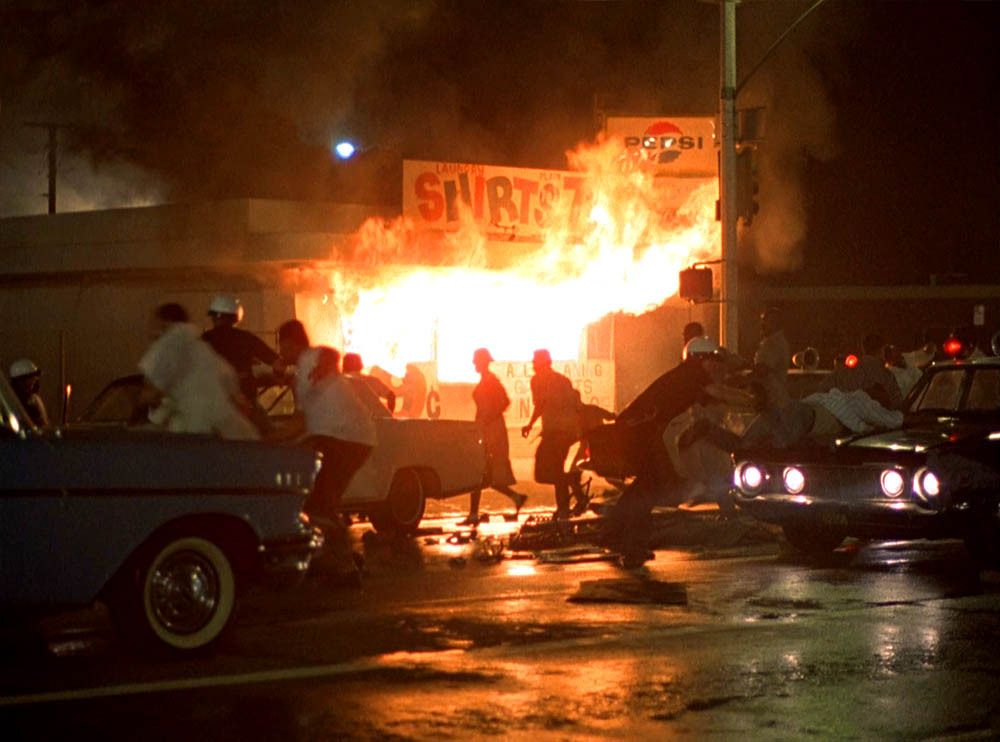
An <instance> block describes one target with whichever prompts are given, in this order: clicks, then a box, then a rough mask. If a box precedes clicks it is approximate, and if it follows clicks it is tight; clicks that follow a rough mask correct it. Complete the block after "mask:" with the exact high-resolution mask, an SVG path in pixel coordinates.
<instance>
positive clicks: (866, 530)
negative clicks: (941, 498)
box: [734, 493, 956, 538]
mask: <svg viewBox="0 0 1000 742" xmlns="http://www.w3.org/2000/svg"><path fill="white" fill-rule="evenodd" d="M734 499H735V500H736V503H737V506H738V507H739V508H740V509H741V510H743V511H745V512H748V513H750V514H751V515H753V516H754V517H755V518H757V519H759V520H763V521H766V522H768V523H777V524H779V525H784V524H786V523H811V524H815V525H822V526H827V527H830V528H838V529H841V530H843V531H844V533H845V534H847V535H850V536H862V537H871V538H883V537H884V538H907V537H909V538H917V537H933V536H942V535H947V534H948V533H949V532H950V531H953V530H955V529H954V526H955V525H956V524H955V522H954V518H953V517H952V515H950V514H948V513H946V512H943V511H937V510H929V509H928V508H925V507H922V506H920V505H918V504H917V503H914V502H908V501H903V500H899V501H897V500H888V499H886V500H884V501H875V500H864V501H855V502H844V501H840V500H830V499H823V498H817V497H812V496H810V495H806V494H803V495H788V494H762V495H755V496H747V495H742V494H739V493H736V494H735V497H734Z"/></svg>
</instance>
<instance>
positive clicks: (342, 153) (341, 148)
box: [333, 139, 358, 160]
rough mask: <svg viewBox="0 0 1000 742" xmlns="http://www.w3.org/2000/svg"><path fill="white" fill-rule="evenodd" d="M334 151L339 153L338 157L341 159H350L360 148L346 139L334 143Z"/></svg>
mask: <svg viewBox="0 0 1000 742" xmlns="http://www.w3.org/2000/svg"><path fill="white" fill-rule="evenodd" d="M333 151H334V152H335V153H336V154H337V157H339V158H340V159H341V160H349V159H351V158H352V157H353V156H354V153H355V152H357V151H358V150H357V147H355V146H354V144H353V143H352V142H350V141H348V140H346V139H344V140H342V141H339V142H337V144H336V145H334V147H333Z"/></svg>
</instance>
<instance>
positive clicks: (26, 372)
mask: <svg viewBox="0 0 1000 742" xmlns="http://www.w3.org/2000/svg"><path fill="white" fill-rule="evenodd" d="M41 376H42V371H41V369H39V368H38V366H36V365H35V362H34V361H32V360H30V359H28V358H18V359H17V360H16V361H14V362H13V363H12V364H10V385H11V387H13V389H14V393H15V394H17V398H18V399H19V400H21V405H22V406H23V407H24V409H25V410H26V411H27V413H28V416H29V417H30V418H31V420H32V422H34V423H35V425H38V426H39V427H46V426H48V425H49V415H48V413H47V412H46V410H45V404H44V403H43V402H42V398H41V397H40V396H39V394H38V388H39V385H40V380H41Z"/></svg>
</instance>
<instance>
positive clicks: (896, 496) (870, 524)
mask: <svg viewBox="0 0 1000 742" xmlns="http://www.w3.org/2000/svg"><path fill="white" fill-rule="evenodd" d="M904 412H905V416H904V423H903V426H902V428H900V429H898V430H885V431H873V432H871V433H868V434H859V435H852V436H848V437H845V438H843V439H842V440H839V441H837V442H836V444H835V445H833V446H817V445H813V446H801V447H797V448H788V449H782V450H768V449H754V450H743V451H740V452H738V453H737V454H736V455H735V456H734V464H735V471H734V482H733V485H734V487H733V492H734V495H735V498H736V502H737V505H738V507H739V508H740V509H742V510H744V511H747V512H749V513H751V514H753V515H754V516H756V517H758V518H760V519H761V520H764V521H768V522H770V523H775V524H777V525H780V526H781V527H782V529H783V530H784V532H785V536H786V537H787V539H788V542H789V543H790V544H791V545H792V546H793V547H795V548H796V549H798V550H800V551H804V552H813V553H815V552H823V551H831V550H833V549H835V548H836V547H837V546H839V545H840V543H841V541H843V539H844V537H846V536H857V537H861V538H904V539H905V538H962V539H964V540H965V542H966V544H967V546H968V547H969V550H970V551H971V552H972V553H973V554H974V555H975V556H977V557H978V558H979V559H980V560H981V561H982V562H983V564H984V565H986V566H992V567H1000V358H982V359H977V360H974V361H950V362H945V363H940V364H935V365H934V366H932V367H930V368H928V369H927V370H926V371H925V372H924V375H923V378H921V380H920V382H918V384H917V385H916V386H915V387H914V389H913V391H912V392H911V393H910V396H909V397H908V398H907V400H906V404H905V410H904Z"/></svg>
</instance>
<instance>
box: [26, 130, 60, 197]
mask: <svg viewBox="0 0 1000 742" xmlns="http://www.w3.org/2000/svg"><path fill="white" fill-rule="evenodd" d="M25 126H27V127H28V128H31V129H46V130H47V131H48V133H49V142H48V147H47V159H48V170H49V190H48V193H46V194H45V195H46V196H48V199H49V213H50V214H55V213H56V176H57V174H58V170H59V138H58V132H59V129H60V128H65V127H64V126H63V125H62V124H53V123H51V122H29V123H27V124H25Z"/></svg>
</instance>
